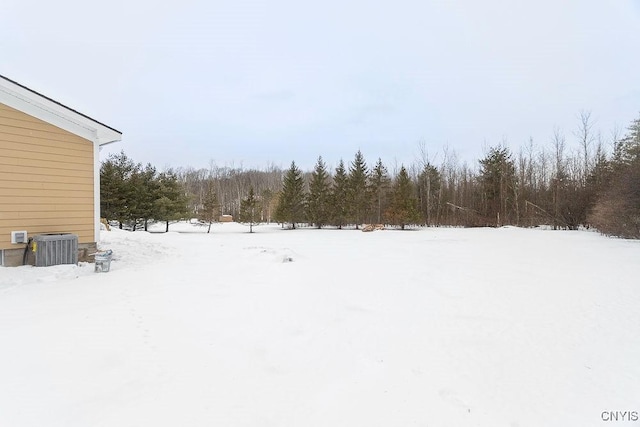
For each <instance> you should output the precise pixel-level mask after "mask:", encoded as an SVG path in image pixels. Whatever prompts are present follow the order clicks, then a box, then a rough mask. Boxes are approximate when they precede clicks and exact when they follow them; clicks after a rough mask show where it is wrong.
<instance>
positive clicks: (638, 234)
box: [590, 119, 640, 239]
mask: <svg viewBox="0 0 640 427" xmlns="http://www.w3.org/2000/svg"><path fill="white" fill-rule="evenodd" d="M616 148H617V150H618V152H617V153H614V158H613V160H612V162H611V164H612V168H611V170H610V172H609V173H610V179H609V182H608V183H607V186H606V191H603V192H602V193H601V195H600V197H599V198H598V201H597V202H596V204H595V207H594V208H593V211H592V212H591V214H590V222H591V223H592V224H593V225H595V227H596V228H598V230H600V231H601V232H602V233H605V234H609V235H614V236H619V237H626V238H633V239H640V119H636V120H634V121H633V122H632V123H631V125H630V126H629V130H628V133H627V135H625V137H624V138H623V139H622V140H621V142H620V144H619V145H618V146H617V147H616Z"/></svg>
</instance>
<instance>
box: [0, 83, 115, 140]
mask: <svg viewBox="0 0 640 427" xmlns="http://www.w3.org/2000/svg"><path fill="white" fill-rule="evenodd" d="M0 103H3V104H5V105H7V106H9V107H11V108H15V109H16V110H19V111H22V112H23V113H25V114H28V115H30V116H33V117H35V118H38V119H40V120H43V121H45V122H47V123H50V124H52V125H54V126H57V127H59V128H61V129H64V130H66V131H68V132H71V133H73V134H74V135H78V136H79V137H81V138H85V139H88V140H89V141H92V142H96V143H98V145H105V144H109V143H112V142H116V141H121V140H122V134H121V133H120V132H118V131H116V130H114V129H111V128H109V127H108V126H105V125H103V124H100V123H98V122H96V121H94V120H92V119H89V118H88V117H85V116H83V115H82V114H80V113H78V112H76V111H73V110H71V109H69V108H67V107H64V106H63V105H60V104H58V103H56V102H54V101H52V100H50V99H47V98H45V97H44V96H41V95H39V94H37V93H35V92H32V91H31V90H29V89H26V88H24V87H22V86H20V85H17V84H14V83H13V82H11V81H8V80H5V79H4V78H1V77H0Z"/></svg>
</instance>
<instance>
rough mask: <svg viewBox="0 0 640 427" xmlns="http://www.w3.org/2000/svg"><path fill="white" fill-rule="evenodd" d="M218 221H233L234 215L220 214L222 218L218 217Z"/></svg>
mask: <svg viewBox="0 0 640 427" xmlns="http://www.w3.org/2000/svg"><path fill="white" fill-rule="evenodd" d="M218 221H220V222H233V216H231V215H220V218H219V219H218Z"/></svg>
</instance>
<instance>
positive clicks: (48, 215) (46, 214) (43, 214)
mask: <svg viewBox="0 0 640 427" xmlns="http://www.w3.org/2000/svg"><path fill="white" fill-rule="evenodd" d="M62 212H64V218H74V219H75V218H86V217H87V215H88V214H90V213H93V211H91V212H89V210H87V209H85V210H84V211H81V210H80V211H79V210H72V211H62ZM15 218H17V219H57V218H60V213H59V212H56V211H33V210H26V209H22V210H19V211H7V212H0V222H2V224H4V221H8V220H11V219H15Z"/></svg>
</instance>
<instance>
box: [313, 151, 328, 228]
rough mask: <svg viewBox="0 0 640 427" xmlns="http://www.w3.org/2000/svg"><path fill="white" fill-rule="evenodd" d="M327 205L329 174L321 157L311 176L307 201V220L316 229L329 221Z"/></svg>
mask: <svg viewBox="0 0 640 427" xmlns="http://www.w3.org/2000/svg"><path fill="white" fill-rule="evenodd" d="M329 203H330V187H329V173H328V172H327V166H326V165H325V163H324V161H323V160H322V156H320V157H318V162H317V163H316V166H315V169H314V170H313V173H312V174H311V182H310V184H309V196H308V200H307V219H308V220H309V222H311V223H313V224H315V226H316V227H317V228H322V226H323V225H325V224H326V223H327V222H328V221H329Z"/></svg>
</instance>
